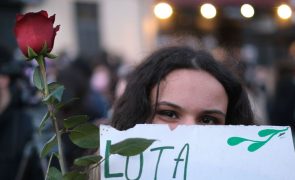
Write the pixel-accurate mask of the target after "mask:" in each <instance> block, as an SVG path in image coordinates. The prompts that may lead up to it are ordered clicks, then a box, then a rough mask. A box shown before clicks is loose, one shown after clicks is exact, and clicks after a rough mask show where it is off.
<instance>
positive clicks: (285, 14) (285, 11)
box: [277, 4, 292, 19]
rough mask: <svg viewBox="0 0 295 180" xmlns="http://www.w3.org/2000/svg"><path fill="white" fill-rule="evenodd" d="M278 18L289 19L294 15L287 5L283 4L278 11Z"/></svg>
mask: <svg viewBox="0 0 295 180" xmlns="http://www.w3.org/2000/svg"><path fill="white" fill-rule="evenodd" d="M277 13H278V16H279V17H280V18H282V19H289V18H290V17H291V15H292V10H291V8H290V6H288V5H287V4H282V5H280V6H279V7H278V10H277Z"/></svg>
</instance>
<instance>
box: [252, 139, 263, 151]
mask: <svg viewBox="0 0 295 180" xmlns="http://www.w3.org/2000/svg"><path fill="white" fill-rule="evenodd" d="M265 143H266V141H261V142H255V143H252V144H251V145H250V146H248V151H249V152H254V151H256V150H258V149H259V148H261V147H262V146H263V145H264V144H265Z"/></svg>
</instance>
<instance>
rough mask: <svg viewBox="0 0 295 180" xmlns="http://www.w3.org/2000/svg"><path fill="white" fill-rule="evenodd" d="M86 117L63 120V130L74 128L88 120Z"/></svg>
mask: <svg viewBox="0 0 295 180" xmlns="http://www.w3.org/2000/svg"><path fill="white" fill-rule="evenodd" d="M88 119H89V118H88V116H87V115H76V116H71V117H69V118H67V119H65V120H64V126H65V128H68V129H69V128H74V127H76V126H77V125H80V124H83V123H85V122H86V121H87V120H88Z"/></svg>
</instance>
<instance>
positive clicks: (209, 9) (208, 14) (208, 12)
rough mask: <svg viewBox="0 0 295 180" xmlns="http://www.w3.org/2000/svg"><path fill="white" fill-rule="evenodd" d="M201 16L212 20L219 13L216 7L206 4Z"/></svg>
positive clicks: (203, 6)
mask: <svg viewBox="0 0 295 180" xmlns="http://www.w3.org/2000/svg"><path fill="white" fill-rule="evenodd" d="M201 14H202V16H203V17H204V18H206V19H212V18H214V17H215V16H216V14H217V11H216V8H215V6H213V5H212V4H210V3H206V4H203V5H202V6H201Z"/></svg>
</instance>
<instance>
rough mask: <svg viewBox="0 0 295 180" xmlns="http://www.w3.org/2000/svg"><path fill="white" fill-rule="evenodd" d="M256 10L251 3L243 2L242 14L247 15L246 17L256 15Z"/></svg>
mask: <svg viewBox="0 0 295 180" xmlns="http://www.w3.org/2000/svg"><path fill="white" fill-rule="evenodd" d="M254 13H255V10H254V8H253V6H251V5H250V4H243V5H242V6H241V14H242V15H243V16H244V17H245V18H251V17H253V16H254Z"/></svg>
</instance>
